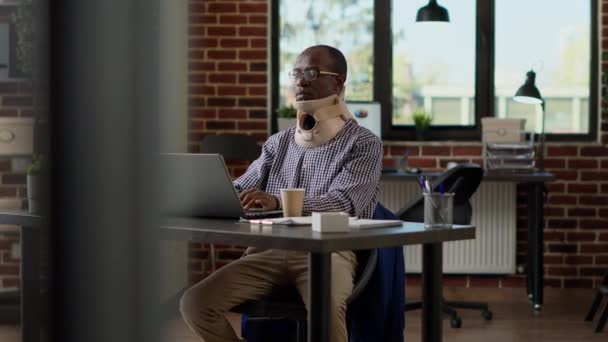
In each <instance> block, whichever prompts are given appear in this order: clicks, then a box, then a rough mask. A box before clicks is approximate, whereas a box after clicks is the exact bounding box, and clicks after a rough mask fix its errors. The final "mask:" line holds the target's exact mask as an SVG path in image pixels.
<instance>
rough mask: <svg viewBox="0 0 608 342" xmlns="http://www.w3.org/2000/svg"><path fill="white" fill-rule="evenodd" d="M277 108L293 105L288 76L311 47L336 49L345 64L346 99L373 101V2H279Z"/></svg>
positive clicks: (360, 0)
mask: <svg viewBox="0 0 608 342" xmlns="http://www.w3.org/2000/svg"><path fill="white" fill-rule="evenodd" d="M279 8H280V14H279V15H280V19H279V21H280V24H279V25H280V31H279V70H280V76H279V83H280V91H279V93H280V94H279V95H280V101H279V102H280V105H284V104H288V103H293V102H295V99H294V94H293V89H292V83H291V81H290V80H289V77H288V72H289V71H290V70H291V69H292V68H293V65H294V64H295V61H296V57H297V56H298V54H299V53H300V52H302V50H304V49H305V48H306V47H308V46H311V45H317V44H325V45H331V46H334V47H336V48H338V49H339V50H340V51H342V53H344V56H345V57H346V61H347V63H348V77H347V81H346V98H347V100H349V101H371V100H373V71H374V69H373V63H374V54H373V38H374V37H373V34H374V1H373V0H335V1H331V2H328V1H313V0H299V1H293V0H280V3H279Z"/></svg>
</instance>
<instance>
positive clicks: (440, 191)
mask: <svg viewBox="0 0 608 342" xmlns="http://www.w3.org/2000/svg"><path fill="white" fill-rule="evenodd" d="M439 193H440V194H442V195H443V183H439Z"/></svg>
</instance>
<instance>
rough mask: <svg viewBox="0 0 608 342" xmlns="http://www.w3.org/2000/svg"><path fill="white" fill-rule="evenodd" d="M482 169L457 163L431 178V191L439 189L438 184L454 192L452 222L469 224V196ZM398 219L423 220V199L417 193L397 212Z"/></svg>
mask: <svg viewBox="0 0 608 342" xmlns="http://www.w3.org/2000/svg"><path fill="white" fill-rule="evenodd" d="M482 178H483V169H482V168H481V167H480V166H479V165H476V164H459V165H457V166H455V167H453V168H451V169H449V170H447V171H446V172H444V173H442V174H441V175H440V176H439V177H437V178H436V179H434V180H433V189H432V191H433V192H436V191H439V186H440V184H443V187H444V189H445V191H446V192H453V193H454V223H455V224H469V223H471V216H472V213H473V210H472V208H471V204H470V202H469V198H470V197H471V196H473V194H474V193H475V191H476V190H477V188H478V187H479V183H481V179H482ZM397 216H398V217H399V219H400V220H403V221H411V222H423V221H424V199H423V197H422V195H418V196H417V197H416V198H415V199H414V200H413V201H412V202H410V203H409V204H408V205H406V206H405V207H403V208H402V209H401V210H399V211H398V212H397Z"/></svg>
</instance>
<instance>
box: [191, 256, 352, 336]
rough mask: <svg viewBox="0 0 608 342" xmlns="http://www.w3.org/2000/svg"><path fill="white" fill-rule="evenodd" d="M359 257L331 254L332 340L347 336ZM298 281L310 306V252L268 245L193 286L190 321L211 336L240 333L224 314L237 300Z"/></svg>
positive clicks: (303, 296) (298, 286)
mask: <svg viewBox="0 0 608 342" xmlns="http://www.w3.org/2000/svg"><path fill="white" fill-rule="evenodd" d="M356 267H357V258H356V257H355V254H354V253H353V252H350V251H348V252H339V253H333V254H332V258H331V268H332V274H331V303H329V305H331V308H330V317H331V322H330V329H331V330H330V340H331V341H332V342H347V341H348V336H347V331H346V322H345V317H346V298H348V296H349V295H350V294H351V293H352V290H353V278H354V276H355V269H356ZM290 283H291V284H294V285H295V286H296V288H297V289H298V291H299V292H300V295H301V296H302V298H303V300H304V303H305V304H306V308H307V309H308V253H307V252H301V251H284V250H266V251H262V252H258V253H255V254H249V255H246V256H244V257H242V258H240V259H239V260H236V261H234V262H232V263H230V264H228V265H226V266H224V267H222V268H220V269H219V270H217V271H216V272H214V273H213V274H211V275H210V276H209V277H207V278H206V279H204V280H203V281H201V282H199V283H198V284H196V285H194V286H193V287H191V288H190V289H188V290H187V291H186V292H185V293H184V295H183V297H182V298H181V301H180V310H181V313H182V316H183V318H184V320H185V321H186V324H187V325H188V326H189V327H190V329H192V330H193V331H194V332H195V333H197V334H198V335H199V336H200V337H202V338H203V340H204V341H205V342H236V341H240V339H239V338H238V337H237V335H236V334H235V332H234V330H233V329H232V326H231V325H230V323H228V321H227V320H226V317H225V316H224V315H225V314H226V312H228V311H229V310H230V309H231V308H233V307H234V306H236V305H238V304H240V303H243V302H245V301H247V300H252V299H259V298H261V297H263V296H264V295H267V294H269V293H270V292H271V291H272V289H274V288H275V287H277V286H282V285H286V284H290Z"/></svg>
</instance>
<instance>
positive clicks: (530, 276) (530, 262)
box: [526, 184, 536, 304]
mask: <svg viewBox="0 0 608 342" xmlns="http://www.w3.org/2000/svg"><path fill="white" fill-rule="evenodd" d="M527 192H528V255H526V262H527V266H526V280H527V281H526V282H527V285H528V286H527V287H528V292H527V293H528V301H529V302H530V304H532V303H533V302H534V265H535V260H536V258H535V257H534V248H535V247H536V243H535V239H536V235H535V234H534V232H535V231H536V229H535V228H534V227H535V225H536V222H535V217H536V215H535V214H536V212H535V205H534V204H533V203H534V202H535V197H534V186H533V185H532V184H528V186H527Z"/></svg>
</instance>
